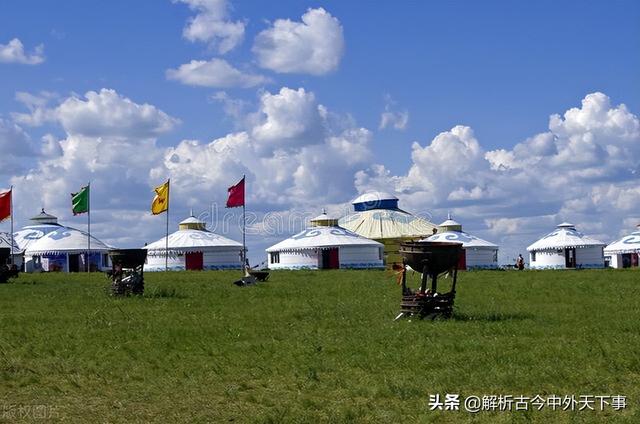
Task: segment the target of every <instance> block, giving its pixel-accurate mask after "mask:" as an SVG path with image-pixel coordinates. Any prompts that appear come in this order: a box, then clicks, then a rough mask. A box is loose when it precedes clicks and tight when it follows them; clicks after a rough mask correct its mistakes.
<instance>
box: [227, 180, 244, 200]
mask: <svg viewBox="0 0 640 424" xmlns="http://www.w3.org/2000/svg"><path fill="white" fill-rule="evenodd" d="M227 191H228V192H229V198H228V199H227V207H228V208H237V207H238V206H244V177H242V179H241V180H240V182H239V183H238V184H236V185H233V186H231V187H229V188H228V189H227Z"/></svg>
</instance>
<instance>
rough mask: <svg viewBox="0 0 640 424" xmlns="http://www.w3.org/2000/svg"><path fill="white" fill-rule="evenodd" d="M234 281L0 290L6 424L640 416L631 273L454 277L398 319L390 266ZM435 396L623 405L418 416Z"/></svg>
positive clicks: (0, 415) (636, 299) (80, 283)
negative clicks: (431, 306) (115, 294)
mask: <svg viewBox="0 0 640 424" xmlns="http://www.w3.org/2000/svg"><path fill="white" fill-rule="evenodd" d="M237 277H238V274H237V273H231V272H202V273H192V272H181V273H168V274H164V273H147V274H146V291H145V295H144V297H132V298H124V299H114V298H111V297H109V296H108V295H107V293H106V288H107V286H108V281H107V280H106V278H104V277H103V276H102V275H99V274H93V275H91V277H90V278H89V279H88V278H87V276H86V275H83V274H75V275H64V274H51V275H44V274H40V275H28V274H24V275H21V276H20V277H19V278H18V279H15V280H12V282H11V283H9V284H6V285H0V331H1V333H0V334H1V337H0V421H13V420H14V418H16V417H17V418H22V419H24V420H26V421H33V420H36V421H37V420H38V415H37V414H42V413H43V409H39V410H37V409H29V408H32V407H33V408H35V407H36V406H38V407H41V408H46V409H45V410H44V414H45V415H47V416H49V417H52V418H53V419H54V420H56V419H58V420H61V421H67V422H123V421H127V422H132V421H133V422H148V421H154V422H176V421H179V422H262V423H280V422H296V423H297V422H308V423H316V422H344V423H347V422H371V423H400V422H402V423H414V422H417V423H422V422H439V423H440V422H445V423H446V422H491V423H495V422H498V423H500V422H503V423H507V422H530V421H533V422H604V421H607V422H629V423H634V422H635V423H637V422H640V403H639V402H640V384H639V381H640V324H639V323H640V278H639V277H640V273H638V272H637V271H626V270H625V271H615V270H607V271H604V270H602V271H555V272H554V271H538V272H536V271H525V272H516V271H508V272H497V271H494V272H490V271H485V272H468V273H461V275H460V277H459V286H458V297H457V299H456V312H455V314H454V317H453V319H451V320H448V321H416V320H412V321H409V320H403V321H397V322H394V321H393V318H394V317H395V315H396V313H397V311H398V309H399V301H400V291H399V288H398V286H396V285H395V283H394V282H393V281H392V278H391V277H390V276H389V275H388V274H386V273H384V272H380V271H323V272H311V271H309V272H307V271H299V272H273V273H272V276H271V280H270V281H269V282H267V283H265V284H261V285H258V286H254V287H245V288H238V287H235V286H233V285H231V284H230V282H231V281H233V280H235V279H236V278H237ZM410 281H412V283H413V285H414V286H415V285H416V284H417V279H416V277H411V278H410ZM436 393H439V394H441V396H443V395H444V394H445V393H459V394H460V395H461V396H462V397H466V396H469V395H476V396H483V395H514V396H515V395H527V396H534V395H537V394H540V395H543V396H545V395H547V396H548V395H552V394H555V395H561V396H564V395H572V394H573V395H576V396H579V395H603V396H608V395H625V396H626V397H627V404H628V405H627V407H626V409H624V410H622V411H613V410H611V409H610V408H609V409H606V410H605V411H604V412H593V411H580V412H578V411H575V412H563V411H551V410H549V409H543V410H542V411H526V412H481V413H478V414H470V413H468V412H465V411H458V412H452V411H430V410H429V408H428V400H429V395H430V394H436ZM19 408H22V409H19ZM19 413H22V417H20V416H18V415H17V414H19Z"/></svg>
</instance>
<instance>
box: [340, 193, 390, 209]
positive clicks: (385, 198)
mask: <svg viewBox="0 0 640 424" xmlns="http://www.w3.org/2000/svg"><path fill="white" fill-rule="evenodd" d="M351 203H352V204H353V209H354V210H355V211H356V212H361V211H367V210H371V209H391V210H393V209H398V198H397V197H396V196H394V195H393V194H389V193H385V192H383V191H373V192H369V193H365V194H362V195H360V196H358V197H356V198H355V199H353V201H352V202H351Z"/></svg>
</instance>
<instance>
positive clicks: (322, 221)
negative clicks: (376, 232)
mask: <svg viewBox="0 0 640 424" xmlns="http://www.w3.org/2000/svg"><path fill="white" fill-rule="evenodd" d="M383 249H384V246H383V245H382V244H381V243H378V242H376V241H373V240H370V239H367V238H365V237H362V236H360V235H358V234H356V233H353V232H351V231H349V230H346V229H344V228H342V227H339V226H338V220H337V219H335V218H330V217H329V216H327V214H326V213H324V212H323V213H322V214H321V215H319V216H317V217H315V218H313V219H312V220H311V222H310V227H309V228H307V229H306V230H304V231H302V232H300V233H298V234H296V235H294V236H291V237H289V238H288V239H286V240H283V241H281V242H280V243H277V244H275V245H273V246H271V247H269V248H268V249H267V254H268V264H269V269H338V268H356V269H366V268H384V264H383V261H382V255H383Z"/></svg>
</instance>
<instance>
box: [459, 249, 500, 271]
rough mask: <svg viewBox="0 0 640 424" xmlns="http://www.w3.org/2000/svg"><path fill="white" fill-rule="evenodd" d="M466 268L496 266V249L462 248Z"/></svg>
mask: <svg viewBox="0 0 640 424" xmlns="http://www.w3.org/2000/svg"><path fill="white" fill-rule="evenodd" d="M464 253H465V255H466V265H467V269H474V268H476V269H484V268H496V267H497V266H498V250H497V249H496V250H491V249H473V248H467V249H464Z"/></svg>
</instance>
